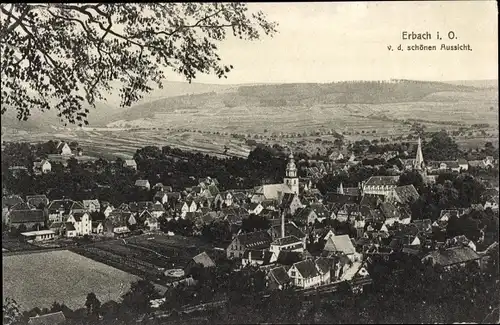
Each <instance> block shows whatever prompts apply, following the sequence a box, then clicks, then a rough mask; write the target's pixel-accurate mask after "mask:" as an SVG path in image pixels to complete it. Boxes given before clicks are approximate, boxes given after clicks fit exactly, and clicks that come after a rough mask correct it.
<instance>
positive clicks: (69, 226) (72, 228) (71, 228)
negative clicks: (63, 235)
mask: <svg viewBox="0 0 500 325" xmlns="http://www.w3.org/2000/svg"><path fill="white" fill-rule="evenodd" d="M65 225H66V231H75V230H76V228H75V225H73V223H71V222H66V224H65Z"/></svg>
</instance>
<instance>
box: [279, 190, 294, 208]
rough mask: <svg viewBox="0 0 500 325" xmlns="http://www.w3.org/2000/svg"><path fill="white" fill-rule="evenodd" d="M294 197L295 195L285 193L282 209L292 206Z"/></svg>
mask: <svg viewBox="0 0 500 325" xmlns="http://www.w3.org/2000/svg"><path fill="white" fill-rule="evenodd" d="M294 197H295V193H285V194H284V195H283V198H282V199H281V204H280V205H281V206H282V207H289V206H290V204H292V202H293V199H294Z"/></svg>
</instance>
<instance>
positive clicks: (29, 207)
mask: <svg viewBox="0 0 500 325" xmlns="http://www.w3.org/2000/svg"><path fill="white" fill-rule="evenodd" d="M34 208H35V207H34V206H32V205H30V204H28V203H25V202H20V203H17V204H16V205H13V206H12V207H11V208H10V210H11V211H16V210H32V209H34Z"/></svg>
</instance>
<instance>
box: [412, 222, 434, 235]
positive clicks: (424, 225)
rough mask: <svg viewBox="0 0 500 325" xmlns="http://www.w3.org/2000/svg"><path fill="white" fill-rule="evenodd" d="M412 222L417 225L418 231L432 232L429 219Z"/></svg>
mask: <svg viewBox="0 0 500 325" xmlns="http://www.w3.org/2000/svg"><path fill="white" fill-rule="evenodd" d="M412 223H413V224H414V225H415V226H416V227H417V229H418V231H419V232H424V233H425V232H432V221H431V219H423V220H413V221H412Z"/></svg>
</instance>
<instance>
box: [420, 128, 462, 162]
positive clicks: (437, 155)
mask: <svg viewBox="0 0 500 325" xmlns="http://www.w3.org/2000/svg"><path fill="white" fill-rule="evenodd" d="M422 151H423V155H424V157H425V159H426V160H455V159H457V158H458V157H459V154H460V150H459V149H458V145H457V143H456V142H455V141H453V139H452V138H451V137H450V136H449V135H448V134H447V133H446V131H444V130H443V131H439V132H436V133H434V134H433V135H432V137H431V140H430V141H429V142H427V143H424V144H423V148H422Z"/></svg>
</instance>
